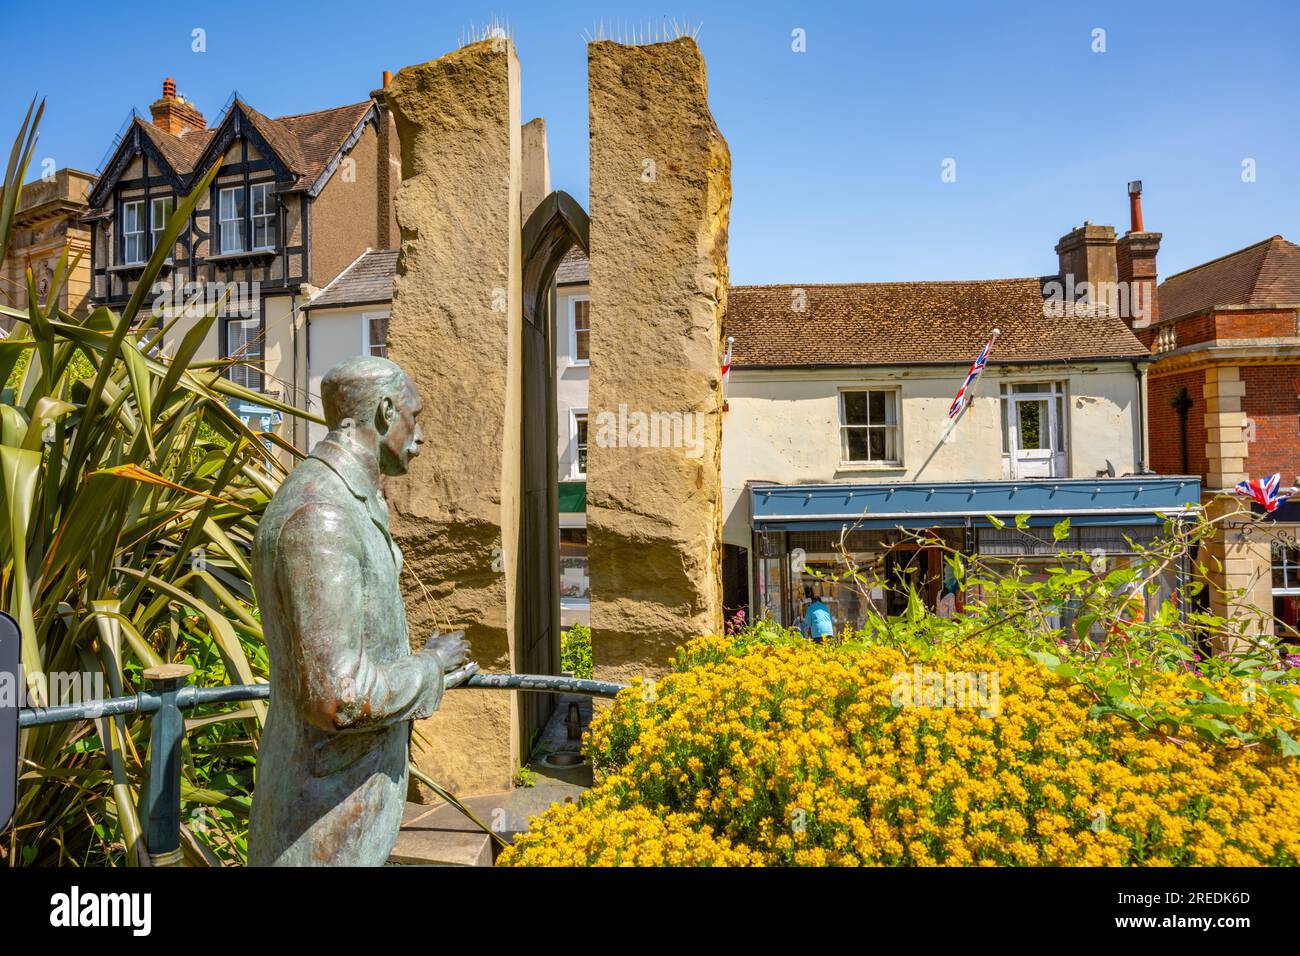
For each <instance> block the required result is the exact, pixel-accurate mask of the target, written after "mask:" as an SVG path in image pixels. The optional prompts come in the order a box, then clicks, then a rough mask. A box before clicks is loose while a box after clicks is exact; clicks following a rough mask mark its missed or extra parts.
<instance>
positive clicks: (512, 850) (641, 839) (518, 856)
mask: <svg viewBox="0 0 1300 956" xmlns="http://www.w3.org/2000/svg"><path fill="white" fill-rule="evenodd" d="M499 863H500V864H501V865H502V866H512V865H513V866H761V865H762V863H763V858H762V856H761V855H760V854H758V853H756V852H755V851H753V850H751V849H749V848H748V847H744V846H733V845H732V843H731V841H730V840H728V839H726V838H725V837H721V838H719V837H715V836H714V835H713V832H712V830H711V829H710V827H709V826H708V825H707V824H703V825H702V824H701V823H700V815H699V814H698V813H668V814H665V815H663V816H662V817H661V816H659V815H657V814H655V813H652V812H651V811H650V810H649V809H647V808H646V807H642V806H631V807H628V808H627V809H618V808H617V807H614V806H613V805H612V804H610V803H609V801H608V800H602V799H600V798H597V799H595V800H593V801H591V802H590V803H588V804H586V805H585V806H584V807H583V808H582V809H581V810H579V809H578V807H577V806H576V805H575V804H572V803H567V804H563V805H562V806H559V807H556V808H553V809H552V810H550V811H549V812H548V813H547V815H546V827H545V829H544V830H538V831H537V832H532V833H527V834H524V835H523V836H521V837H520V838H519V839H518V840H516V841H515V843H514V845H513V846H510V847H508V848H507V849H506V850H505V852H504V853H503V854H502V855H501V859H500V861H499Z"/></svg>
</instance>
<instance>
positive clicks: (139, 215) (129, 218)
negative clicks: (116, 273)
mask: <svg viewBox="0 0 1300 956" xmlns="http://www.w3.org/2000/svg"><path fill="white" fill-rule="evenodd" d="M142 262H144V200H143V199H133V200H132V201H131V202H124V203H122V265H126V266H134V265H139V264H140V263H142Z"/></svg>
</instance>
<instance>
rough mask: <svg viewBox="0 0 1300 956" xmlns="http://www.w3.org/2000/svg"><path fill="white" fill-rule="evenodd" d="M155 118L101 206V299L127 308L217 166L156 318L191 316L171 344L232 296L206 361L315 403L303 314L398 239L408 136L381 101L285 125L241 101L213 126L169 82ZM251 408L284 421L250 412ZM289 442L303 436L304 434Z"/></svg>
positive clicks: (92, 203)
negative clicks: (185, 205)
mask: <svg viewBox="0 0 1300 956" xmlns="http://www.w3.org/2000/svg"><path fill="white" fill-rule="evenodd" d="M150 113H151V120H150V121H146V120H144V119H143V118H142V117H138V116H137V117H133V119H132V120H131V122H130V124H129V126H128V127H127V129H126V130H125V132H124V134H123V135H122V136H121V137H120V141H119V142H118V143H117V144H116V146H115V148H114V151H113V153H112V155H111V158H110V159H109V161H108V163H107V164H106V166H105V167H104V169H103V171H102V173H101V175H100V178H99V181H98V183H97V184H96V186H95V188H94V190H93V191H92V193H91V195H90V197H89V207H90V208H89V212H88V213H87V214H86V216H85V221H86V222H87V223H88V224H89V225H90V227H91V246H92V255H91V260H92V265H91V272H92V278H91V282H92V292H91V295H92V298H93V300H94V302H95V303H96V304H103V305H107V306H109V307H110V308H115V309H120V308H121V307H122V306H124V305H125V304H126V302H127V301H128V300H129V298H130V297H131V295H132V294H133V293H134V291H135V286H136V283H137V281H138V280H139V278H140V276H141V275H142V273H143V271H144V265H145V263H146V262H147V261H148V260H149V257H150V256H151V255H152V254H153V252H154V249H155V247H156V245H157V243H158V241H159V239H160V238H161V236H162V233H163V227H164V225H165V223H166V221H167V217H168V216H169V215H170V214H171V212H172V211H173V210H174V209H175V208H176V205H177V203H178V201H179V200H180V199H181V198H182V197H184V196H186V195H187V194H188V193H189V192H190V190H192V189H193V188H194V186H195V185H196V184H197V183H198V182H200V181H201V180H202V178H203V176H204V175H205V174H206V173H207V172H208V171H209V170H210V169H211V168H212V167H213V166H214V165H216V166H218V167H219V169H218V172H217V174H216V177H215V178H214V179H213V180H212V183H211V186H210V187H209V189H208V190H207V195H205V196H202V197H200V199H199V202H198V205H197V207H196V209H195V211H194V213H193V215H191V216H190V219H189V222H187V223H186V224H185V227H184V228H183V229H182V231H181V233H180V235H179V236H178V238H177V240H176V243H175V245H174V247H173V248H172V250H171V255H170V258H169V261H168V263H167V265H166V267H165V268H164V270H163V273H162V275H161V276H160V278H159V280H158V282H157V284H156V287H155V288H154V289H152V290H150V297H151V298H150V301H151V309H150V313H151V315H152V316H153V321H157V322H159V323H164V322H167V321H169V320H170V319H171V318H173V317H175V316H176V315H177V314H178V313H179V314H181V316H182V318H181V320H180V321H178V322H176V323H175V325H174V326H173V327H172V329H171V331H170V332H169V333H168V335H167V336H166V337H165V339H164V348H168V347H170V346H172V345H174V343H175V342H177V341H179V339H180V337H181V336H183V335H184V334H185V332H186V331H187V330H188V328H189V327H190V325H192V323H193V321H195V319H196V318H197V317H198V316H199V315H202V314H203V312H204V310H205V309H208V308H211V307H212V306H213V305H214V304H216V303H218V302H222V301H224V305H223V306H222V308H221V314H220V317H219V319H218V321H217V322H216V323H214V325H213V328H212V330H211V332H210V333H209V335H208V338H207V340H206V341H205V343H204V347H203V349H202V350H201V351H200V353H199V356H198V360H199V361H202V360H216V359H225V358H234V359H237V361H235V362H234V363H232V364H231V365H230V367H229V368H228V369H227V371H226V372H225V374H227V375H228V376H229V377H230V378H231V379H232V380H234V381H237V382H239V383H240V384H243V385H246V386H247V387H249V388H251V389H253V390H255V391H259V392H262V393H264V394H266V395H267V396H269V397H274V398H276V399H278V400H280V401H284V402H288V403H291V404H294V405H297V406H299V407H304V408H305V407H307V406H308V404H309V403H308V394H307V388H308V381H309V379H308V370H307V355H308V344H307V341H306V339H307V337H308V336H307V329H306V318H305V315H306V313H305V312H304V311H303V306H305V305H306V303H307V302H308V301H309V300H310V298H311V296H312V295H313V294H314V293H315V292H316V291H318V290H319V289H321V288H323V287H324V286H326V285H328V284H329V283H330V282H331V281H332V280H333V279H334V278H335V277H336V276H337V275H339V273H340V272H342V271H343V270H344V269H345V268H346V267H347V266H348V265H349V264H350V263H352V262H353V261H355V260H356V259H357V257H358V256H359V255H361V254H362V253H363V252H364V251H365V250H366V249H368V248H386V247H388V246H390V245H392V244H394V242H395V238H396V233H397V226H396V220H395V218H394V213H393V202H392V196H393V192H394V190H395V188H396V186H397V182H398V165H397V155H396V149H397V147H396V136H395V135H394V134H393V131H392V120H391V117H390V115H389V113H388V112H387V110H386V108H385V107H384V105H383V103H382V93H381V92H380V91H376V92H375V93H372V94H371V95H370V96H369V97H368V98H366V99H365V100H363V101H361V102H358V103H352V104H349V105H346V106H339V107H334V108H331V109H325V110H318V111H316V112H311V113H301V114H296V115H290V116H281V117H278V118H275V119H272V118H270V117H267V116H264V115H263V114H262V113H260V112H258V111H257V110H256V109H254V108H253V107H252V106H251V105H249V104H248V103H247V102H245V101H244V100H243V99H240V98H239V97H237V96H236V97H232V99H231V101H230V103H229V105H228V106H227V107H226V108H225V109H224V110H223V113H222V116H221V118H220V120H219V121H218V122H217V123H216V124H215V125H214V126H212V127H209V126H208V125H207V123H206V122H205V120H204V117H203V115H202V114H201V113H200V112H199V111H198V110H197V109H195V107H194V106H193V104H191V103H189V102H187V101H186V100H185V99H184V98H183V97H181V96H178V95H177V92H176V87H175V83H174V82H173V80H172V79H171V78H170V77H169V78H168V79H167V80H165V81H164V83H163V95H162V97H161V98H160V99H159V100H158V101H157V102H155V103H153V104H152V105H151V106H150ZM242 411H247V412H248V413H249V415H252V416H258V415H259V414H261V415H262V417H264V418H266V419H267V421H266V423H265V424H266V425H270V424H272V423H273V422H274V421H276V420H277V416H273V415H271V414H270V413H269V411H266V410H265V409H259V408H258V407H257V406H255V405H253V404H252V403H245V407H244V408H243V409H242ZM242 411H241V413H242ZM263 412H265V414H262V413H263ZM297 432H301V434H298V433H297ZM285 437H288V438H290V439H291V440H294V441H297V442H300V443H301V442H303V441H305V439H306V431H305V425H301V426H299V428H298V429H296V430H290V431H289V432H286V433H285Z"/></svg>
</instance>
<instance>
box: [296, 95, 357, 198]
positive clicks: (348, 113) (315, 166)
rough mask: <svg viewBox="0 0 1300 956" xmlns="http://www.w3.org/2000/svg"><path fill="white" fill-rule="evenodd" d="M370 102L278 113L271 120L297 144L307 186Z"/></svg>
mask: <svg viewBox="0 0 1300 956" xmlns="http://www.w3.org/2000/svg"><path fill="white" fill-rule="evenodd" d="M371 105H372V104H371V101H370V100H366V101H365V102H364V103H353V104H351V105H350V106H338V107H335V108H334V109H328V110H319V111H317V112H315V113H299V114H297V115H296V116H281V117H280V118H279V119H277V120H274V121H273V122H274V123H275V124H276V125H277V126H280V127H283V128H284V130H285V131H286V132H287V133H288V135H289V136H290V138H291V139H292V140H293V141H294V142H295V143H296V144H297V147H298V151H299V155H300V156H301V161H302V164H303V168H302V170H301V172H302V173H303V175H304V177H305V178H306V183H305V184H306V185H311V184H312V183H314V182H315V181H316V179H317V177H319V176H320V174H321V173H322V172H324V171H325V167H326V166H327V165H329V161H330V160H331V159H332V158H333V157H334V154H335V153H337V152H338V151H339V147H341V146H342V145H343V143H344V141H345V140H347V138H348V135H349V134H350V133H351V132H352V131H353V130H354V129H356V128H357V124H358V123H360V122H361V118H362V117H363V116H365V115H366V112H367V111H368V110H369V109H370V107H371Z"/></svg>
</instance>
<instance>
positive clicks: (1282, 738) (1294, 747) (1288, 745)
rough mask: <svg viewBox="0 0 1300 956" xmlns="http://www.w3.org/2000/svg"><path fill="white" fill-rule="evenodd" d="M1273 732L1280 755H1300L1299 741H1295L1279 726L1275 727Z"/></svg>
mask: <svg viewBox="0 0 1300 956" xmlns="http://www.w3.org/2000/svg"><path fill="white" fill-rule="evenodd" d="M1273 732H1274V733H1275V734H1276V735H1277V746H1278V749H1279V750H1281V751H1282V756H1284V757H1300V743H1296V742H1295V739H1294V738H1293V737H1292V736H1291V735H1290V734H1288V733H1287V732H1286V731H1285V730H1283V729H1282V728H1281V727H1277V728H1275V729H1274V731H1273Z"/></svg>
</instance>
